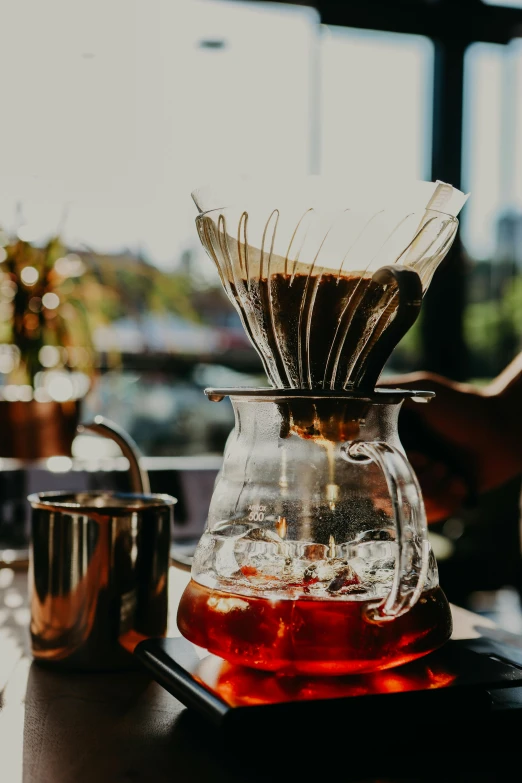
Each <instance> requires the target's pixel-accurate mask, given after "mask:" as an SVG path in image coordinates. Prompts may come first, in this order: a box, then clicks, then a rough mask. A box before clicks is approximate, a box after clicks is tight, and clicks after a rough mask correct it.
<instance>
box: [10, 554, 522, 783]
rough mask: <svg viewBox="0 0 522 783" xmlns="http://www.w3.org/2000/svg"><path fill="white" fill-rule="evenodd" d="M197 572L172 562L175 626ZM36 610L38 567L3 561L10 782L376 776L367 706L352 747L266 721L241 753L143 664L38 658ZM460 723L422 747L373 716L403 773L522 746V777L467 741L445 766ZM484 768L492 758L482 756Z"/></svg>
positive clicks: (477, 630) (416, 775)
mask: <svg viewBox="0 0 522 783" xmlns="http://www.w3.org/2000/svg"><path fill="white" fill-rule="evenodd" d="M187 579H188V574H187V573H186V572H184V571H180V570H178V569H176V568H172V569H171V602H170V613H171V622H170V629H169V635H171V636H176V635H179V632H178V630H177V628H176V624H175V619H174V618H175V611H176V606H177V602H178V600H179V596H180V594H181V591H182V590H183V587H184V586H185V584H186V581H187ZM452 611H453V618H454V626H455V631H454V637H455V638H478V637H481V636H488V635H490V636H491V638H495V639H502V638H505V636H506V635H505V632H503V631H501V630H500V629H498V628H497V627H496V626H495V624H494V623H492V622H491V621H489V620H486V619H484V618H482V617H480V616H478V615H474V614H472V613H470V612H467V611H465V610H463V609H460V608H458V607H452ZM28 622H29V610H28V604H27V574H26V573H25V572H24V571H18V572H16V571H12V570H11V569H9V568H3V569H0V692H1V701H0V782H1V783H22V781H23V783H123V781H129V782H130V781H132V782H133V783H145V782H146V783H167V781H169V782H170V781H176V782H177V781H179V783H185V781H187V783H188V782H189V781H190V783H200V782H201V783H203V782H205V783H206V781H208V783H220V781H226V783H257V781H269V782H270V783H272V781H275V780H285V781H296V782H297V783H299V782H300V781H303V783H304V781H306V783H315V781H317V783H323V781H324V783H326V782H327V781H330V780H331V781H356V780H357V781H362V780H366V781H370V780H376V778H375V777H372V774H371V773H370V769H371V765H370V764H368V770H369V775H368V776H367V777H365V776H364V775H363V776H361V775H360V774H358V776H357V777H353V776H352V772H351V770H352V768H353V760H354V759H356V758H357V753H358V747H357V743H354V744H352V743H351V741H350V739H351V734H350V726H351V725H352V722H353V721H357V716H356V715H351V714H347V716H346V743H345V744H344V743H343V745H344V747H340V746H339V745H338V744H336V745H335V746H334V747H325V746H324V744H321V745H318V744H315V743H314V726H313V725H308V726H303V727H301V728H302V742H301V743H295V742H294V741H291V742H290V740H288V741H287V738H286V737H281V736H274V735H273V733H272V732H271V731H270V725H267V726H266V732H265V731H263V734H262V736H253V737H252V738H251V741H249V742H248V743H244V742H242V747H241V748H240V749H239V750H240V751H241V752H240V753H237V754H235V753H233V752H231V751H230V749H227V748H225V746H224V745H223V743H222V741H221V739H220V737H219V735H218V734H217V732H216V731H215V730H214V729H213V728H212V727H211V726H210V724H207V723H206V722H205V721H203V720H202V719H200V718H199V717H198V716H197V715H195V714H194V713H192V712H191V711H189V710H187V709H186V708H185V707H184V706H183V705H182V704H181V703H180V702H179V701H178V700H177V699H175V698H174V697H173V696H171V695H170V694H169V693H167V692H166V691H165V690H164V689H163V688H162V687H160V686H159V685H158V684H157V683H155V682H154V681H152V680H151V679H150V677H149V676H148V674H147V673H145V672H144V671H141V670H139V669H138V670H136V671H134V672H120V673H110V674H106V673H102V674H79V673H62V672H61V673H58V672H51V671H49V670H47V669H44V668H42V667H41V666H39V665H38V664H35V663H34V662H32V660H31V656H30V651H29V646H28ZM508 636H509V637H510V638H509V639H508V641H509V643H510V644H512V645H514V648H515V647H516V646H517V645H518V648H519V650H520V653H521V655H522V638H519V637H512V636H511V635H508ZM520 715H521V716H522V705H521V710H520ZM318 720H321V718H320V717H319V716H318ZM422 720H423V716H422V715H420V716H412V721H414V722H415V723H418V722H419V721H421V722H422ZM359 728H360V727H359ZM454 729H455V727H452V728H451V729H448V728H447V727H445V726H441V731H440V735H434V734H433V732H432V731H430V732H429V733H427V734H426V738H425V742H424V743H422V747H411V746H410V745H409V744H408V742H409V740H408V730H407V727H406V728H404V727H400V726H382V725H380V724H379V720H378V716H376V719H375V725H371V726H368V727H367V730H368V732H369V734H373V735H374V736H375V748H376V752H382V753H388V754H391V755H393V756H394V757H395V758H397V754H399V755H400V758H403V759H404V763H403V765H402V767H401V769H403V771H402V772H401V774H400V776H399V777H397V775H395V777H394V778H393V779H394V780H395V781H398V780H412V781H421V780H427V779H430V780H441V781H442V780H443V781H452V780H463V779H469V780H473V781H477V780H488V781H489V780H491V781H495V783H496V781H498V780H522V752H520V750H519V747H511V748H510V749H509V752H510V753H512V754H513V761H514V763H515V764H517V759H518V758H519V756H520V761H519V762H518V764H519V768H520V772H518V770H517V769H516V768H515V772H514V773H513V774H515V775H516V776H515V777H510V776H509V774H511V773H509V774H508V773H507V772H506V771H505V770H504V771H503V772H501V771H500V769H498V770H497V771H496V772H494V773H491V772H489V773H487V771H486V765H484V767H483V769H484V775H485V777H480V775H478V774H477V765H476V764H473V765H472V764H471V761H472V760H473V759H474V758H475V759H476V757H477V754H478V758H479V759H480V758H482V757H483V756H484V754H485V751H486V749H485V748H484V747H483V746H479V747H473V746H472V745H471V746H470V745H468V744H466V743H464V741H463V743H462V757H461V758H460V760H459V759H457V761H455V760H453V761H448V766H447V769H446V772H445V773H444V774H443V775H442V776H441V775H440V773H435V772H434V771H433V764H432V760H433V759H434V758H435V755H438V756H440V754H442V753H444V752H445V747H446V739H447V737H448V731H454ZM517 731H518V729H517ZM229 739H230V738H229ZM232 739H233V738H232ZM520 743H521V744H522V719H521V720H520ZM232 744H233V743H232ZM247 745H248V747H247ZM452 745H453V747H454V742H453V743H452ZM506 751H507V749H506V748H498V749H497V750H495V749H493V751H492V752H493V756H492V758H493V763H494V764H495V765H496V762H495V759H499V760H501V759H505V755H506ZM369 761H370V760H369ZM468 767H469V768H470V769H471V767H473V772H470V776H469V778H466V777H465V773H466V769H467V768H468ZM479 768H480V769H482V765H481V764H479ZM496 768H497V767H496V766H495V769H496ZM321 770H323V773H321ZM437 775H438V776H437ZM488 775H490V776H488ZM491 775H493V776H491ZM384 779H386V780H391V777H386V778H383V777H382V776H381V777H380V778H379V781H383V780H384Z"/></svg>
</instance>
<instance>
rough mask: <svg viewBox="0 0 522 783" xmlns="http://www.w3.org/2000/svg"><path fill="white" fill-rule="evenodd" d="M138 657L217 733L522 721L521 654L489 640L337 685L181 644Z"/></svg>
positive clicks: (143, 647) (142, 648)
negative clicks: (318, 721)
mask: <svg viewBox="0 0 522 783" xmlns="http://www.w3.org/2000/svg"><path fill="white" fill-rule="evenodd" d="M134 654H135V655H137V656H138V658H139V659H140V660H141V661H142V663H143V664H144V665H145V666H146V667H147V669H149V671H150V672H151V674H152V676H153V678H154V679H155V680H156V681H157V682H158V683H160V685H162V686H163V687H164V688H165V689H166V690H167V691H168V692H169V693H171V694H172V695H173V696H175V697H176V698H177V699H179V700H180V701H181V702H182V703H183V704H184V705H185V706H186V707H188V708H190V709H191V710H194V711H196V712H197V713H199V714H200V715H201V716H202V717H203V718H204V719H205V720H207V721H209V722H210V723H211V724H212V725H213V726H216V727H222V728H229V727H232V726H234V728H235V729H236V730H237V729H239V728H241V727H244V728H252V726H253V725H254V724H257V723H259V722H261V723H263V722H264V721H266V720H269V721H270V725H271V726H272V727H273V728H274V727H275V726H276V725H277V724H280V726H281V728H284V727H285V725H286V722H287V721H288V720H289V719H291V718H292V716H294V717H295V716H296V715H299V718H300V720H306V719H307V718H308V717H309V718H314V717H317V716H318V715H327V716H328V720H329V721H331V722H332V723H335V721H336V718H338V717H341V716H343V715H346V711H347V709H348V710H349V711H353V710H355V711H356V714H357V716H358V719H359V720H361V721H363V722H364V721H365V720H367V719H368V718H370V717H372V716H375V714H376V711H378V714H379V715H380V717H381V719H382V720H394V721H400V720H402V719H406V720H409V719H410V716H411V715H412V714H414V713H415V712H416V711H418V710H421V711H422V716H423V717H422V720H423V722H425V724H426V725H429V724H430V723H431V722H434V723H435V722H437V721H439V720H440V719H441V718H443V719H444V720H447V719H448V717H451V718H452V719H455V718H459V719H462V718H466V719H473V720H475V719H477V718H479V719H480V720H482V721H483V720H484V719H488V718H492V717H493V716H494V715H496V714H499V713H500V712H502V705H506V703H507V701H510V702H512V703H513V704H515V703H516V704H519V706H520V715H521V719H522V689H520V686H521V685H522V651H521V652H520V653H519V661H515V660H512V659H510V658H508V657H506V649H505V646H503V645H501V644H498V643H496V642H494V641H491V640H489V639H484V638H480V639H472V640H450V641H449V642H447V643H446V644H445V645H444V646H443V647H442V648H441V649H439V650H437V651H435V652H433V653H431V654H430V655H427V656H425V657H423V658H421V659H418V660H417V661H414V662H412V663H409V664H405V665H403V666H400V667H397V668H395V669H388V670H385V671H383V672H378V673H375V674H367V675H349V676H345V677H333V678H332V677H322V678H311V677H300V676H297V677H295V676H291V677H290V676H281V675H279V674H277V673H271V672H260V671H255V670H252V669H247V668H246V667H239V666H232V665H229V664H227V663H226V662H225V661H223V660H222V659H221V658H218V657H216V656H214V655H211V654H208V653H205V652H203V651H201V650H200V649H199V648H197V647H195V646H194V645H193V644H192V643H191V642H189V641H187V640H186V639H184V638H183V637H175V638H166V639H148V640H146V641H143V642H140V644H139V645H138V646H137V647H136V649H135V651H134ZM510 654H511V653H510ZM515 656H516V653H515ZM521 737H522V734H521ZM521 769H522V764H521Z"/></svg>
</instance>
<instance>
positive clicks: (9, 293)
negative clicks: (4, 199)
mask: <svg viewBox="0 0 522 783" xmlns="http://www.w3.org/2000/svg"><path fill="white" fill-rule="evenodd" d="M84 272H85V265H84V264H83V262H82V260H81V259H80V258H79V256H76V255H74V254H68V253H67V251H66V248H65V247H64V246H63V244H62V242H61V240H60V238H59V237H57V236H53V237H51V238H50V239H49V240H48V241H47V242H46V243H45V244H44V245H43V246H40V247H36V246H34V245H33V244H31V243H29V242H26V241H24V240H23V239H20V238H19V237H18V236H17V237H9V236H8V235H6V234H5V233H3V232H0V384H2V385H0V457H12V458H16V459H23V460H34V459H42V458H47V457H50V456H56V455H67V456H70V454H71V446H72V441H73V439H74V437H75V434H76V427H77V424H78V422H79V418H80V410H81V403H82V400H83V399H84V397H85V395H86V393H87V392H88V391H89V389H90V387H91V386H92V383H93V381H94V377H95V374H96V363H95V350H94V345H93V341H92V327H91V322H90V318H89V316H88V313H87V309H86V307H85V304H84V302H82V300H81V298H79V297H78V296H75V295H74V292H75V290H76V288H77V286H76V287H75V286H73V285H72V284H71V279H75V278H78V277H80V276H81V275H82V274H83V273H84ZM71 290H72V293H73V295H71ZM2 382H3V383H2Z"/></svg>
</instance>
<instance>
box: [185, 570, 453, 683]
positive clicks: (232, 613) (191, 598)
mask: <svg viewBox="0 0 522 783" xmlns="http://www.w3.org/2000/svg"><path fill="white" fill-rule="evenodd" d="M371 603H372V601H357V600H340V601H322V600H320V599H319V600H314V599H310V600H306V599H302V598H301V599H299V600H281V601H277V600H273V599H267V598H261V597H254V596H246V595H242V594H234V593H228V592H225V591H223V590H218V589H211V588H208V587H204V586H203V585H200V584H199V583H198V582H196V581H195V580H193V579H192V580H191V581H190V582H189V584H188V585H187V587H186V588H185V591H184V593H183V596H182V598H181V601H180V604H179V609H178V614H177V624H178V628H179V630H180V632H181V633H182V634H183V636H184V637H185V638H186V639H188V640H189V641H191V642H192V643H193V644H196V645H198V646H199V647H203V648H204V649H207V650H209V651H210V652H211V653H214V655H218V656H220V657H222V658H224V659H225V660H227V661H230V662H231V663H234V664H241V665H242V666H252V667H254V668H257V669H263V670H267V671H277V672H279V673H284V674H312V675H344V674H356V673H360V672H372V671H378V670H379V669H387V668H390V667H392V666H400V665H402V664H404V663H407V662H408V661H413V660H415V659H416V658H420V657H421V656H423V655H426V654H427V653H430V652H432V651H433V650H436V649H437V648H438V647H440V646H441V645H442V644H444V643H445V642H446V641H447V640H448V639H449V637H450V635H451V631H452V625H451V613H450V611H449V605H448V601H447V598H446V596H445V595H444V593H443V591H442V590H441V588H440V587H435V588H433V589H431V590H426V591H425V592H423V593H422V595H421V597H420V598H419V600H418V601H417V603H416V604H415V606H413V608H412V609H410V610H409V611H408V612H406V614H403V615H401V616H400V617H397V618H395V619H394V620H392V621H388V622H383V623H375V622H372V621H371V620H369V619H368V617H367V615H366V612H367V608H368V605H369V604H371ZM373 603H374V602H373Z"/></svg>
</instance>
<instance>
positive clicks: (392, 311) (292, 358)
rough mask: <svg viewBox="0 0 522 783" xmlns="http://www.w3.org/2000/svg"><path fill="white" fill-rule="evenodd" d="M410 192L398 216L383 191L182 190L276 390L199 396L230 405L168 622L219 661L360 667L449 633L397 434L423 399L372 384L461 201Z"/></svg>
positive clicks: (450, 194) (330, 670)
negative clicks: (374, 194)
mask: <svg viewBox="0 0 522 783" xmlns="http://www.w3.org/2000/svg"><path fill="white" fill-rule="evenodd" d="M417 185H419V183H417ZM420 186H421V187H420V189H419V188H417V186H416V187H415V188H413V191H415V193H409V194H407V195H408V198H406V202H408V204H409V209H407V210H406V211H402V210H403V208H404V201H403V202H401V201H400V199H397V198H395V197H394V199H392V200H391V202H390V203H389V204H388V205H387V206H386V208H383V209H375V208H374V207H372V209H371V210H367V211H364V210H363V209H361V203H360V200H359V199H358V200H357V202H355V203H356V204H357V207H356V208H353V209H352V208H350V205H349V204H348V205H347V206H344V204H343V209H342V210H341V211H339V209H337V210H334V211H332V210H331V209H327V210H324V209H322V208H320V206H315V205H314V204H313V203H312V206H310V202H304V201H303V198H304V196H303V195H302V193H301V192H299V193H296V192H295V191H294V193H293V195H292V197H291V198H290V199H286V202H285V198H284V195H285V194H284V193H283V195H281V194H280V193H279V192H278V191H277V190H272V191H270V190H269V191H268V192H264V193H263V192H262V188H259V189H257V190H256V189H255V188H254V190H253V191H252V190H251V191H250V194H249V198H246V197H245V201H244V202H242V201H241V199H239V201H237V202H236V203H237V206H235V205H232V206H230V207H223V208H218V209H215V208H214V204H215V203H218V204H219V203H227V202H226V201H225V200H217V201H215V200H214V202H213V204H212V203H203V202H204V201H205V199H204V198H202V196H201V192H198V193H197V194H196V195H195V201H196V203H197V205H198V207H199V209H200V215H199V216H198V217H197V219H196V224H197V227H198V231H199V236H200V239H201V241H202V244H203V246H204V247H205V249H206V250H207V253H208V255H209V256H210V258H211V259H212V260H213V261H214V263H215V264H216V267H217V269H218V271H219V274H220V277H221V281H222V283H223V286H224V288H225V291H226V292H227V294H228V296H229V298H230V300H231V302H232V303H233V304H234V306H235V307H236V310H237V312H238V314H239V317H240V318H241V321H242V323H243V326H244V328H245V331H246V333H247V334H248V336H249V337H250V339H251V341H252V343H253V345H254V347H255V348H256V350H257V351H258V354H259V356H260V357H261V360H262V362H263V365H264V367H265V370H266V373H267V377H268V379H269V380H270V382H271V383H272V388H270V387H268V388H261V389H248V388H236V389H207V390H206V393H207V395H208V397H209V399H210V400H213V401H218V400H221V399H223V398H224V397H225V396H229V397H230V400H231V402H232V406H233V408H234V412H235V417H236V426H235V431H234V433H232V434H231V437H230V438H229V440H228V442H227V446H226V449H225V454H224V460H223V467H222V470H221V472H220V476H219V477H218V480H217V482H216V485H215V488H214V492H213V495H212V499H211V503H210V508H209V516H208V521H207V525H206V528H205V531H204V533H203V536H202V537H201V540H200V542H199V544H198V547H197V549H196V553H195V555H194V560H193V566H192V574H191V575H192V578H191V581H190V583H189V585H188V587H187V589H186V591H185V593H184V595H183V597H182V600H181V602H180V606H179V611H178V625H179V628H180V630H181V632H182V634H183V635H184V636H186V637H187V638H188V639H189V640H191V641H193V642H194V643H195V644H197V645H198V646H200V647H203V648H206V649H208V650H209V651H210V652H213V653H215V654H217V655H220V656H222V657H223V658H225V659H227V660H229V661H230V662H232V663H240V664H243V665H248V666H253V667H256V668H260V669H266V670H277V671H280V672H283V673H286V674H295V673H308V674H346V673H352V672H363V671H372V670H375V669H381V668H387V667H390V666H396V665H398V664H401V663H405V662H407V661H410V660H413V659H414V658H417V657H419V656H421V655H425V654H426V653H427V652H430V651H431V650H433V649H435V648H437V647H438V646H440V645H441V644H443V643H444V642H445V641H446V639H448V638H449V635H450V634H451V614H450V611H449V606H448V603H447V600H446V598H445V596H444V593H443V592H442V590H441V589H440V586H439V584H438V574H437V565H436V562H435V558H434V556H433V553H432V552H431V549H430V544H429V541H428V537H427V525H426V517H425V512H424V506H423V502H422V497H421V494H420V489H419V486H418V482H417V479H416V477H415V475H414V473H413V471H412V469H411V467H410V465H409V463H408V461H407V459H406V457H405V455H404V451H403V449H402V447H401V444H400V441H399V439H398V434H397V417H398V413H399V409H400V406H401V403H402V401H403V400H404V398H405V397H406V396H410V397H414V398H418V399H427V398H429V397H430V396H431V393H429V392H420V391H419V392H408V391H404V390H400V389H376V384H377V381H378V379H379V376H380V375H381V372H382V369H383V367H384V364H385V363H386V361H387V360H388V358H389V356H390V354H391V352H392V350H393V349H394V348H395V346H396V345H397V343H398V342H399V341H400V339H401V338H402V337H403V335H404V334H405V333H406V332H407V330H408V329H409V328H410V327H411V326H412V324H413V323H414V321H415V319H416V318H417V316H418V313H419V310H420V307H421V301H422V297H423V294H424V292H425V290H426V288H427V287H428V285H429V282H430V280H431V277H432V275H433V272H434V270H435V268H436V267H437V265H438V264H439V263H440V261H441V260H442V258H443V257H444V256H445V254H446V253H447V251H448V249H449V247H450V245H451V243H452V241H453V238H454V236H455V232H456V228H457V225H458V221H457V220H456V214H457V212H458V210H459V209H460V207H461V206H462V204H463V203H464V201H465V198H466V197H465V196H463V194H459V191H455V189H454V188H452V187H451V186H450V185H446V184H445V183H420ZM406 190H407V188H406ZM419 193H421V196H419ZM274 194H275V197H274ZM286 195H288V194H286ZM394 195H395V196H396V195H397V194H394ZM273 197H274V202H273V203H272V204H271V205H270V209H267V206H268V205H269V202H270V200H271V198H273ZM306 197H308V196H306ZM419 198H422V199H424V200H423V201H422V200H421V201H420V202H419ZM278 202H279V203H281V204H284V206H279V203H278ZM319 202H320V199H319V198H318V199H317V202H316V203H317V204H318V205H319ZM344 203H345V204H346V202H344ZM412 203H413V204H414V205H415V206H416V207H417V208H416V209H412V208H411V205H412ZM256 204H257V206H258V210H256V209H255V208H254V207H255V205H256ZM420 204H422V205H423V206H422V208H421V209H419V206H420ZM361 270H362V271H361Z"/></svg>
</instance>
